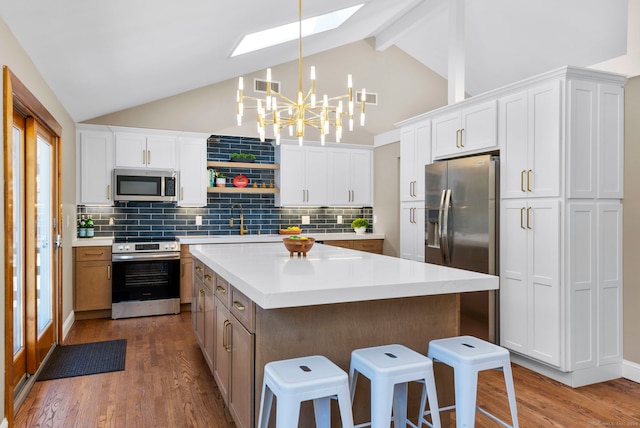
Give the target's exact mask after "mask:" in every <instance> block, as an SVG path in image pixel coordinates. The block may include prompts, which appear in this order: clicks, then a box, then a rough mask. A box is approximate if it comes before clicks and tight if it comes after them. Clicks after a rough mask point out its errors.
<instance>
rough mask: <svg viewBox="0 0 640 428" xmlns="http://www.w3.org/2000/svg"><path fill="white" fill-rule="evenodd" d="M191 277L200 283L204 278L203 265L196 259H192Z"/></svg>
mask: <svg viewBox="0 0 640 428" xmlns="http://www.w3.org/2000/svg"><path fill="white" fill-rule="evenodd" d="M193 276H194V277H195V278H197V279H199V280H200V281H203V278H204V263H202V262H201V261H200V260H198V259H195V258H194V259H193Z"/></svg>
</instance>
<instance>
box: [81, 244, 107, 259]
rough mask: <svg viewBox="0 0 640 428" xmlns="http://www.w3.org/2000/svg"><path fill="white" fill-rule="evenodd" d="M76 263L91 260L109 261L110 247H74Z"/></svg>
mask: <svg viewBox="0 0 640 428" xmlns="http://www.w3.org/2000/svg"><path fill="white" fill-rule="evenodd" d="M75 252H76V261H77V262H88V261H92V260H109V261H111V247H75Z"/></svg>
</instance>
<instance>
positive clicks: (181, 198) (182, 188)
mask: <svg viewBox="0 0 640 428" xmlns="http://www.w3.org/2000/svg"><path fill="white" fill-rule="evenodd" d="M180 200H181V201H182V200H184V187H182V186H180Z"/></svg>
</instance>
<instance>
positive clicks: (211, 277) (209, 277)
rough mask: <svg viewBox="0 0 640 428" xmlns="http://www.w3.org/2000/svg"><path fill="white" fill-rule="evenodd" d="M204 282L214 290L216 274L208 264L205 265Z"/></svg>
mask: <svg viewBox="0 0 640 428" xmlns="http://www.w3.org/2000/svg"><path fill="white" fill-rule="evenodd" d="M202 278H203V280H202V282H203V283H204V286H205V287H207V288H208V289H209V290H211V291H213V288H214V287H213V283H214V282H215V278H216V274H215V273H214V272H213V271H212V270H211V269H210V268H208V267H207V266H205V267H204V274H203V275H202Z"/></svg>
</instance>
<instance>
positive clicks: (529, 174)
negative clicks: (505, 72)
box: [498, 80, 562, 198]
mask: <svg viewBox="0 0 640 428" xmlns="http://www.w3.org/2000/svg"><path fill="white" fill-rule="evenodd" d="M560 95H561V92H560V81H559V80H556V81H553V82H550V83H545V84H542V85H539V86H536V87H534V88H531V89H528V90H525V91H521V92H518V93H516V94H513V95H510V96H507V97H504V98H501V99H500V100H499V107H498V110H499V111H500V115H499V119H498V126H499V133H498V134H499V140H500V147H501V152H500V154H501V173H502V182H501V185H502V186H501V191H500V193H501V196H502V197H503V198H531V197H558V196H560V160H561V156H562V153H561V129H560V124H561V117H560V104H561V96H560Z"/></svg>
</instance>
